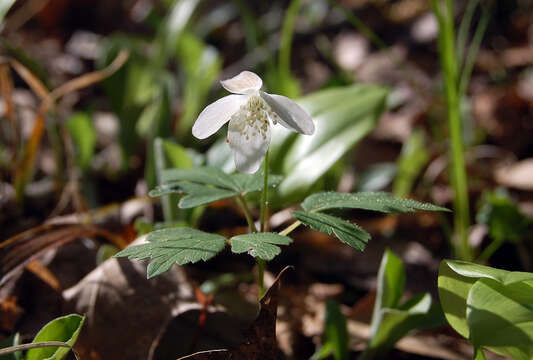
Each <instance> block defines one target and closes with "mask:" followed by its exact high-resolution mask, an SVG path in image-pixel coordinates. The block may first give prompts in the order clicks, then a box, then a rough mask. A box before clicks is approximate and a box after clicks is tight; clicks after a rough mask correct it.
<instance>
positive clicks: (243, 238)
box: [230, 233, 292, 261]
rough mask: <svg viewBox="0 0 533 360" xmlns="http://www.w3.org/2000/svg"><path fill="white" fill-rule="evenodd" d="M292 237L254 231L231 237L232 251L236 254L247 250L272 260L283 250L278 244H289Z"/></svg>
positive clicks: (254, 255) (263, 258)
mask: <svg viewBox="0 0 533 360" xmlns="http://www.w3.org/2000/svg"><path fill="white" fill-rule="evenodd" d="M291 242H292V239H291V238H290V237H288V236H284V235H280V234H276V233H254V234H244V235H237V236H234V237H232V238H231V239H230V243H231V251H233V252H234V253H236V254H242V253H244V252H247V253H248V254H249V255H251V256H253V257H258V258H260V259H262V260H266V261H270V260H272V259H273V258H274V257H275V256H276V255H278V254H279V253H280V252H281V249H280V248H279V246H277V245H289V244H290V243H291Z"/></svg>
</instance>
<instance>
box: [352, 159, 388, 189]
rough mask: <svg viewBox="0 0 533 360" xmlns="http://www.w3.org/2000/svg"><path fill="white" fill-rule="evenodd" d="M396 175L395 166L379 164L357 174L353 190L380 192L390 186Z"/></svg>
mask: <svg viewBox="0 0 533 360" xmlns="http://www.w3.org/2000/svg"><path fill="white" fill-rule="evenodd" d="M395 175H396V164H394V163H379V164H376V165H373V166H370V167H369V168H368V169H366V170H365V171H364V172H362V173H361V174H359V176H358V180H357V186H356V187H355V190H356V191H357V192H360V191H381V190H383V189H385V188H386V187H387V186H389V185H390V183H391V182H392V180H393V179H394V176H395Z"/></svg>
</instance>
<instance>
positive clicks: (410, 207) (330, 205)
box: [302, 192, 449, 213]
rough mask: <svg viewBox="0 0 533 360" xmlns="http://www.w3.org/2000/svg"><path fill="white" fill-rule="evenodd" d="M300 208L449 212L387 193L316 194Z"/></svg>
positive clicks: (308, 198) (391, 211) (310, 209)
mask: <svg viewBox="0 0 533 360" xmlns="http://www.w3.org/2000/svg"><path fill="white" fill-rule="evenodd" d="M302 208H303V209H304V210H306V211H323V210H328V209H337V208H349V209H364V210H373V211H380V212H384V213H393V212H413V211H415V210H426V211H449V210H448V209H446V208H443V207H440V206H436V205H432V204H427V203H421V202H418V201H415V200H411V199H400V198H396V197H394V196H392V195H391V194H389V193H383V192H366V193H365V192H363V193H338V192H323V193H316V194H313V195H310V196H308V197H307V198H305V200H304V202H303V203H302Z"/></svg>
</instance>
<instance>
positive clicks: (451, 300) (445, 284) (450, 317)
mask: <svg viewBox="0 0 533 360" xmlns="http://www.w3.org/2000/svg"><path fill="white" fill-rule="evenodd" d="M449 262H450V261H449V260H443V261H442V262H441V263H440V267H439V280H438V285H439V299H440V303H441V306H442V310H443V311H444V315H445V316H446V320H447V321H448V323H449V324H450V325H451V326H452V327H453V328H454V330H455V331H457V332H458V333H459V334H461V335H462V336H463V337H465V338H467V339H468V335H469V331H468V324H467V323H466V299H467V298H468V293H469V291H470V288H471V287H472V285H474V283H475V282H476V280H477V278H475V277H466V276H463V275H460V274H459V273H457V272H456V271H454V270H453V269H452V268H451V267H450V266H449Z"/></svg>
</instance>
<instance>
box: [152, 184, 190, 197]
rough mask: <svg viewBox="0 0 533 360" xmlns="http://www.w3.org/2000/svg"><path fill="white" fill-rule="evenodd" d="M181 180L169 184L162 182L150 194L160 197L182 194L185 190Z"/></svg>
mask: <svg viewBox="0 0 533 360" xmlns="http://www.w3.org/2000/svg"><path fill="white" fill-rule="evenodd" d="M181 184H182V183H181V182H171V183H167V184H161V185H158V186H156V187H155V188H154V189H153V190H151V191H150V192H149V193H148V195H149V196H150V197H158V196H163V195H168V194H182V193H183V190H181V186H180V185H181Z"/></svg>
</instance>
